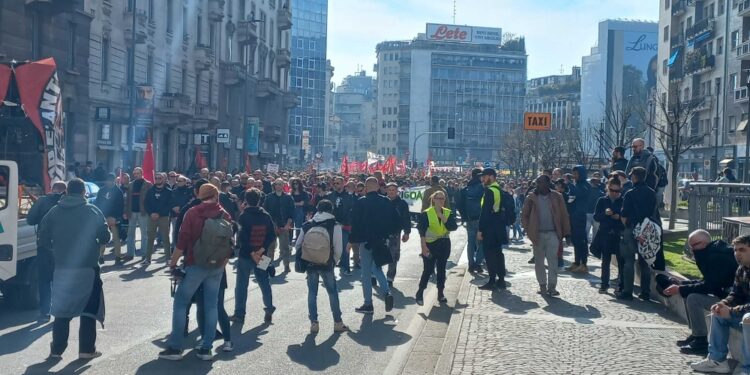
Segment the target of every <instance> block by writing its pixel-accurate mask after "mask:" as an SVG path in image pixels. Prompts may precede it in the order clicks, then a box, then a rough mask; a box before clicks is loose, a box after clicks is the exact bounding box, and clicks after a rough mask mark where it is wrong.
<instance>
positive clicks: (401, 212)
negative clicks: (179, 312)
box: [385, 182, 411, 287]
mask: <svg viewBox="0 0 750 375" xmlns="http://www.w3.org/2000/svg"><path fill="white" fill-rule="evenodd" d="M385 191H386V196H387V197H388V199H389V200H390V201H391V204H392V205H393V208H395V209H396V212H398V216H399V218H400V219H399V225H400V230H399V231H398V232H396V233H394V234H391V236H390V237H388V248H389V250H390V251H391V257H393V261H392V262H391V263H388V272H387V273H386V278H387V279H388V286H389V287H393V280H395V279H396V267H397V265H398V261H399V260H400V259H401V242H404V243H406V241H409V234H410V233H411V217H409V205H408V204H407V203H406V201H404V200H403V199H401V197H400V196H399V195H398V185H396V183H395V182H389V183H388V184H387V185H386V189H385ZM402 231H403V232H404V234H403V236H400V234H401V232H402Z"/></svg>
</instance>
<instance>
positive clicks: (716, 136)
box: [706, 81, 723, 181]
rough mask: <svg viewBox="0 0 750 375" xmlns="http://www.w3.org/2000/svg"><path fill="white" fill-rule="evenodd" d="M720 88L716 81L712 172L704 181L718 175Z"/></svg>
mask: <svg viewBox="0 0 750 375" xmlns="http://www.w3.org/2000/svg"><path fill="white" fill-rule="evenodd" d="M720 87H721V83H720V82H719V81H716V118H714V162H713V167H714V170H713V171H711V178H708V179H706V181H711V180H713V179H714V178H716V176H717V175H718V174H719V137H720V136H721V132H719V93H720V92H721V90H720ZM722 143H723V142H722Z"/></svg>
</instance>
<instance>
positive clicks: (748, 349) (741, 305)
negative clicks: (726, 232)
mask: <svg viewBox="0 0 750 375" xmlns="http://www.w3.org/2000/svg"><path fill="white" fill-rule="evenodd" d="M732 245H733V246H734V256H735V257H736V258H737V262H738V263H739V264H740V266H739V267H738V268H737V273H736V276H735V279H734V285H733V286H732V291H731V293H729V295H728V296H727V297H726V298H724V299H723V300H721V301H719V302H718V303H716V304H714V305H713V306H711V333H710V336H709V338H708V341H709V344H708V357H706V358H705V359H703V360H702V361H699V362H695V363H693V364H691V365H690V367H691V368H692V369H693V370H694V371H697V372H715V373H720V374H728V373H730V372H732V370H731V369H730V368H729V362H728V361H727V353H728V352H729V347H728V343H729V330H730V329H731V328H736V329H739V330H740V331H742V336H743V340H742V355H743V357H744V362H741V363H740V364H738V365H737V366H738V367H737V369H735V371H734V374H740V375H750V328H749V329H747V330H744V329H743V326H745V325H748V326H750V235H742V236H739V237H737V238H735V239H734V241H732Z"/></svg>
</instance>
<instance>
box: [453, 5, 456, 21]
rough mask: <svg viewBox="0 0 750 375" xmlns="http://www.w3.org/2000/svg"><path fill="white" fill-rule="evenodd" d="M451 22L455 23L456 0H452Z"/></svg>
mask: <svg viewBox="0 0 750 375" xmlns="http://www.w3.org/2000/svg"><path fill="white" fill-rule="evenodd" d="M453 24H454V25H455V24H456V0H453Z"/></svg>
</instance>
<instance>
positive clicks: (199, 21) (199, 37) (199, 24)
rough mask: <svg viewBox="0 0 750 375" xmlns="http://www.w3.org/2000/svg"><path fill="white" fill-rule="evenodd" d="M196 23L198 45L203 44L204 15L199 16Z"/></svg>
mask: <svg viewBox="0 0 750 375" xmlns="http://www.w3.org/2000/svg"><path fill="white" fill-rule="evenodd" d="M195 23H196V29H195V42H196V43H198V45H201V44H202V43H203V17H201V16H198V19H197V21H196V22H195Z"/></svg>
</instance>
